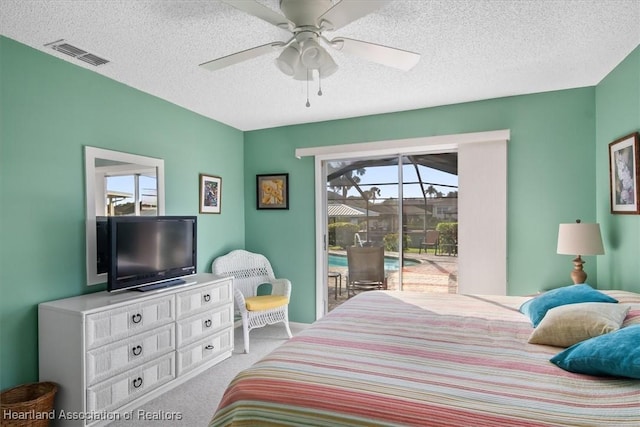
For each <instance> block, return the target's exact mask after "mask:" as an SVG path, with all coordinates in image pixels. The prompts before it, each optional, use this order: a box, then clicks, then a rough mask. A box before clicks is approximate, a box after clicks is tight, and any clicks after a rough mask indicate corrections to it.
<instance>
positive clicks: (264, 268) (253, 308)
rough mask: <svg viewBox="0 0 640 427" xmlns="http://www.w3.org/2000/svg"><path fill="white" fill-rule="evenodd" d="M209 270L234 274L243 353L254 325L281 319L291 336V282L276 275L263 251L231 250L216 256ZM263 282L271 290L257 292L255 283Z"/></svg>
mask: <svg viewBox="0 0 640 427" xmlns="http://www.w3.org/2000/svg"><path fill="white" fill-rule="evenodd" d="M211 271H212V272H213V273H214V274H217V275H219V276H233V292H234V300H235V304H236V312H237V313H239V314H240V316H241V317H242V333H243V337H244V352H245V353H249V331H251V330H252V329H255V328H261V327H263V326H266V325H272V324H274V323H279V322H283V323H284V326H285V328H286V329H287V335H288V336H289V338H291V329H289V297H290V296H291V282H290V281H289V280H287V279H276V278H275V275H274V274H273V269H272V268H271V264H270V263H269V261H268V260H267V258H265V257H264V255H260V254H255V253H252V252H248V251H245V250H240V249H239V250H235V251H231V252H229V253H228V254H226V255H223V256H221V257H218V258H216V259H215V260H214V261H213V264H212V265H211ZM265 283H268V284H270V285H271V294H270V295H260V296H258V295H257V292H258V286H260V285H261V284H265Z"/></svg>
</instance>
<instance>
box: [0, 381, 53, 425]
mask: <svg viewBox="0 0 640 427" xmlns="http://www.w3.org/2000/svg"><path fill="white" fill-rule="evenodd" d="M57 390H58V386H57V385H56V384H55V383H52V382H40V383H32V384H23V385H19V386H17V387H13V388H10V389H8V390H5V391H3V392H2V394H1V395H0V402H1V403H0V406H1V407H2V409H1V411H0V412H2V426H3V427H4V426H7V427H17V426H20V427H46V426H48V425H49V421H50V420H51V419H53V418H55V412H54V411H55V409H54V408H53V398H54V397H55V394H56V391H57Z"/></svg>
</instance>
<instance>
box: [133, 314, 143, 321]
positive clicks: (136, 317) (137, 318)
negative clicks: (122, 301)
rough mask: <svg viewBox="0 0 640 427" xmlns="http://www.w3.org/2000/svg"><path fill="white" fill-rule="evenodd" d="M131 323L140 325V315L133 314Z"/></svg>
mask: <svg viewBox="0 0 640 427" xmlns="http://www.w3.org/2000/svg"><path fill="white" fill-rule="evenodd" d="M131 321H132V322H133V323H140V322H142V314H140V313H136V314H134V315H133V316H131Z"/></svg>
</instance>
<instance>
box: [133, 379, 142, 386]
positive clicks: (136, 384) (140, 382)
mask: <svg viewBox="0 0 640 427" xmlns="http://www.w3.org/2000/svg"><path fill="white" fill-rule="evenodd" d="M132 383H133V387H134V388H140V387H141V386H142V378H141V377H138V378H136V379H134V380H133V382H132Z"/></svg>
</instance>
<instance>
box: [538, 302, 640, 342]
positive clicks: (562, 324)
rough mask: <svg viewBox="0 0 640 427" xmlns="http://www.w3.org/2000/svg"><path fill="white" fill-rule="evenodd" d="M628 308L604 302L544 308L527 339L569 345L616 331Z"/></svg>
mask: <svg viewBox="0 0 640 427" xmlns="http://www.w3.org/2000/svg"><path fill="white" fill-rule="evenodd" d="M628 311H629V306H627V305H622V304H611V303H603V302H584V303H579V304H567V305H561V306H559V307H555V308H552V309H551V310H549V311H548V312H547V314H546V315H545V316H544V318H543V319H542V321H541V322H540V324H538V326H537V327H536V328H535V329H534V331H533V333H532V334H531V336H530V337H529V342H530V343H531V344H545V345H553V346H556V347H569V346H572V345H573V344H576V343H579V342H581V341H584V340H586V339H589V338H593V337H597V336H600V335H604V334H608V333H609V332H613V331H617V330H618V329H620V325H622V322H624V318H625V317H626V315H627V312H628Z"/></svg>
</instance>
